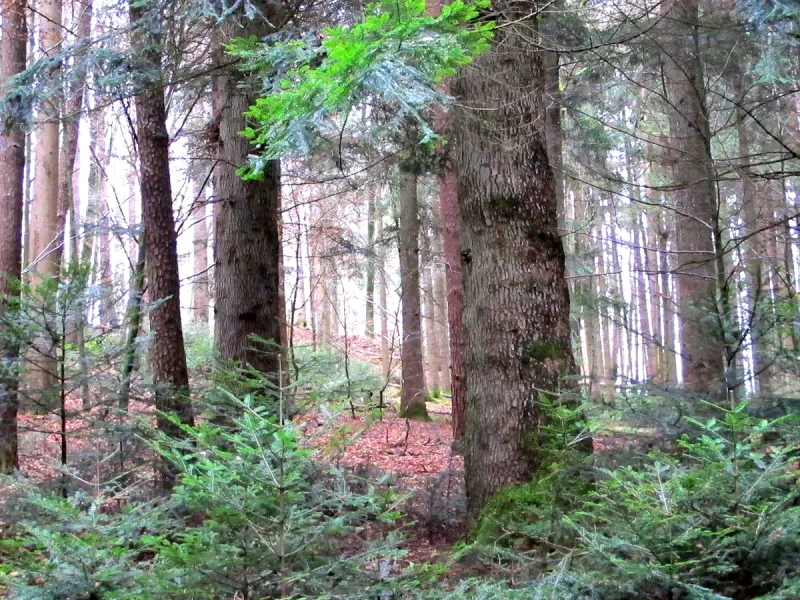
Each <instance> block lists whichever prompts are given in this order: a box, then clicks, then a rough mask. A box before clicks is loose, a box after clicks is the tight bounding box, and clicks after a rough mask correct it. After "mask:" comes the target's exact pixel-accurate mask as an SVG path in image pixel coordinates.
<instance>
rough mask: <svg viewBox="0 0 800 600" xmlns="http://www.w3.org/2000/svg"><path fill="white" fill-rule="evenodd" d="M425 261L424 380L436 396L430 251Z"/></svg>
mask: <svg viewBox="0 0 800 600" xmlns="http://www.w3.org/2000/svg"><path fill="white" fill-rule="evenodd" d="M427 262H428V264H427V265H425V267H424V270H423V275H422V294H423V308H424V309H425V347H426V350H427V352H426V361H425V363H426V365H427V367H428V369H427V372H426V374H425V381H426V382H427V385H428V389H429V390H430V392H431V394H432V395H433V397H434V398H438V397H439V396H440V395H441V393H442V390H441V387H440V386H441V382H440V377H439V354H440V352H439V335H438V333H439V332H438V331H437V328H436V321H437V319H438V318H439V315H438V311H437V307H436V301H435V299H434V296H433V265H432V264H431V263H430V252H428V261H427Z"/></svg>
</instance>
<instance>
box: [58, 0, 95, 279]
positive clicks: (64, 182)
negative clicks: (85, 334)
mask: <svg viewBox="0 0 800 600" xmlns="http://www.w3.org/2000/svg"><path fill="white" fill-rule="evenodd" d="M72 20H73V22H72V26H73V27H75V34H76V37H77V43H79V44H81V43H83V44H86V45H87V46H88V43H89V38H90V36H91V29H92V0H72ZM84 54H85V53H84V52H77V53H76V54H75V56H74V58H73V64H72V65H70V69H71V71H72V75H73V77H74V83H73V84H72V87H71V88H70V89H65V90H64V96H65V98H64V114H63V124H64V141H63V143H62V145H61V152H60V154H59V161H58V167H59V170H58V209H57V213H58V231H59V232H61V235H62V236H64V239H63V241H62V243H61V244H59V245H58V246H57V247H56V249H55V255H56V256H55V258H56V261H57V262H58V264H59V265H60V264H61V262H62V259H63V255H64V253H65V252H66V246H67V240H66V231H67V219H68V217H69V215H72V223H71V228H70V233H71V234H72V236H73V237H74V236H76V235H77V226H76V225H77V217H76V211H75V210H74V208H75V207H74V201H75V188H74V186H73V175H74V173H75V170H76V169H75V165H76V159H77V157H78V135H79V133H80V124H81V114H82V112H83V102H84V95H85V91H86V74H87V71H88V69H87V66H86V65H87V63H86V59H85V57H84ZM74 258H75V257H73V259H74Z"/></svg>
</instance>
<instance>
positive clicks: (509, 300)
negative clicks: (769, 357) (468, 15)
mask: <svg viewBox="0 0 800 600" xmlns="http://www.w3.org/2000/svg"><path fill="white" fill-rule="evenodd" d="M493 8H494V10H495V11H496V14H498V17H497V18H498V21H499V22H498V27H497V29H496V30H495V31H496V33H495V37H494V40H493V42H492V48H491V50H489V51H488V52H486V53H485V54H483V55H481V56H480V57H479V58H478V59H477V60H476V61H475V63H474V64H473V65H471V66H470V67H468V68H466V69H465V70H464V71H463V73H462V74H461V76H460V77H459V78H458V79H457V80H456V81H454V84H453V89H454V91H455V92H456V94H455V95H456V97H457V98H458V103H457V104H456V109H455V123H454V125H455V127H454V129H453V130H454V131H455V132H457V134H456V139H455V152H456V164H457V170H458V174H459V179H458V182H459V186H458V197H459V200H460V204H461V211H462V257H463V261H462V264H463V269H464V295H465V299H466V302H465V306H464V327H465V329H466V340H467V344H466V356H465V361H464V362H465V370H466V373H467V387H468V389H469V398H468V405H467V437H466V439H467V441H466V456H465V474H466V484H467V501H468V511H469V513H470V514H471V515H472V516H476V515H477V514H478V512H479V511H480V509H481V508H482V507H483V506H484V505H485V504H486V502H487V501H488V500H489V499H490V498H491V497H492V496H493V495H494V494H496V493H497V492H499V491H501V490H502V489H503V488H505V487H507V486H510V485H513V484H516V483H522V482H529V481H531V479H532V478H534V477H535V476H536V473H537V471H538V470H539V468H540V467H541V466H542V465H541V464H540V452H539V445H540V443H541V441H540V440H541V436H542V435H544V431H543V429H542V428H543V425H545V421H546V415H545V414H543V412H542V407H541V402H542V400H543V397H542V395H543V391H554V392H557V391H558V390H559V389H562V388H563V387H564V386H565V385H567V384H566V382H565V380H564V378H565V377H566V376H569V375H573V374H574V373H575V361H574V359H573V356H572V347H571V334H570V319H569V292H568V290H567V281H566V278H565V258H564V249H563V246H562V243H561V238H560V237H559V235H558V223H557V217H558V214H557V205H556V192H555V182H554V178H553V172H552V170H551V169H550V166H549V163H548V158H547V152H546V149H545V134H544V103H543V99H542V97H543V88H544V73H543V68H542V59H541V55H540V52H539V51H538V50H537V48H536V46H535V39H536V37H537V31H536V21H535V17H533V16H531V15H535V14H536V3H535V2H519V1H515V0H497V1H495V2H494V3H493Z"/></svg>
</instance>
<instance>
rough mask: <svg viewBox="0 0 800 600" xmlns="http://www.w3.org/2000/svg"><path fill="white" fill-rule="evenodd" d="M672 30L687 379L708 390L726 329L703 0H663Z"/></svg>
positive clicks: (668, 85)
mask: <svg viewBox="0 0 800 600" xmlns="http://www.w3.org/2000/svg"><path fill="white" fill-rule="evenodd" d="M664 10H665V11H666V13H665V14H666V16H667V18H666V19H665V21H664V27H665V28H666V29H667V30H668V31H666V32H665V33H666V34H667V36H666V38H665V40H666V41H665V43H664V45H663V53H662V54H663V56H662V60H663V64H662V73H663V79H664V82H665V95H666V98H667V101H668V111H667V112H668V116H669V124H670V137H671V145H672V156H673V160H674V167H673V172H674V178H675V185H676V187H677V191H676V193H675V197H676V208H677V210H676V217H677V223H676V227H675V231H676V240H675V241H676V250H677V263H678V264H677V268H676V270H677V278H676V279H677V284H678V286H677V287H678V305H679V310H680V323H681V329H680V337H681V362H682V365H683V379H684V385H685V386H686V388H687V389H689V390H691V391H694V392H697V393H700V394H704V393H713V394H717V395H718V394H720V393H721V392H722V390H723V389H724V377H723V368H722V359H723V356H724V342H723V340H722V332H721V331H719V330H718V328H716V327H714V326H709V325H708V324H709V323H716V322H717V321H718V319H717V318H716V316H717V314H718V308H717V292H718V290H717V273H716V269H715V253H714V239H713V225H714V222H715V219H716V211H717V198H716V187H715V175H714V163H713V159H712V157H711V133H710V129H709V122H708V109H707V108H706V91H705V82H704V75H703V65H702V62H701V56H700V48H699V42H698V31H697V30H698V25H697V22H698V0H671V1H670V2H668V3H667V4H666V5H664Z"/></svg>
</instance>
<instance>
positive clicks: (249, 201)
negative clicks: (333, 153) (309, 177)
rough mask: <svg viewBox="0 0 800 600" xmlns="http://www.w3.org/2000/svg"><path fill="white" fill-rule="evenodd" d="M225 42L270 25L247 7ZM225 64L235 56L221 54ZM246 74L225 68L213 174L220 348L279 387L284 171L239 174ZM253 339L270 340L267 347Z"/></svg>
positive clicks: (270, 168) (228, 27) (272, 166)
mask: <svg viewBox="0 0 800 600" xmlns="http://www.w3.org/2000/svg"><path fill="white" fill-rule="evenodd" d="M222 27H223V31H222V36H223V41H225V42H227V40H229V39H230V38H232V37H236V36H245V37H246V36H248V35H257V34H261V33H264V32H265V31H266V30H267V29H268V28H269V27H270V25H268V24H267V23H265V22H263V21H260V20H252V21H251V20H247V17H246V16H245V14H244V9H243V8H242V9H240V10H238V11H237V13H236V14H235V15H233V16H232V17H230V20H229V21H228V22H227V23H225V24H224V25H223V26H222ZM218 60H219V61H225V62H227V61H228V59H227V58H226V57H224V56H222V55H221V54H219V55H218ZM242 82H243V74H242V73H240V72H238V71H237V70H236V69H235V68H234V67H224V68H222V69H221V71H220V75H219V79H218V85H219V94H220V104H219V108H218V111H219V114H218V115H217V118H218V119H220V140H219V151H218V163H217V167H216V169H215V171H214V177H215V179H214V189H215V191H216V195H217V215H216V219H215V230H214V231H215V246H214V252H215V256H214V263H215V270H214V282H215V305H214V311H215V324H214V345H215V348H216V349H217V351H218V352H219V354H220V356H221V357H222V358H223V359H226V360H233V361H235V362H238V363H240V364H242V365H248V366H250V367H252V368H254V369H256V370H257V371H259V372H261V373H264V374H265V375H267V376H268V377H272V378H273V379H274V381H275V382H276V383H277V382H278V380H277V374H278V371H279V362H280V356H281V352H280V348H279V347H278V346H277V345H279V344H280V340H281V329H282V327H283V323H282V321H281V307H280V302H281V296H282V294H281V293H280V281H281V278H280V236H279V234H280V232H279V225H278V216H279V215H278V211H279V207H280V181H281V170H280V163H279V162H278V161H271V162H269V163H268V164H267V165H265V167H264V172H263V176H262V177H261V179H260V180H258V181H245V180H244V179H242V178H241V177H239V176H238V175H237V174H236V171H237V169H238V168H239V167H242V166H244V165H246V164H247V161H248V155H249V154H251V153H252V148H251V146H250V144H249V142H248V141H247V140H246V139H245V138H243V137H242V136H241V135H240V132H241V131H242V130H243V129H244V128H245V126H246V125H247V120H246V118H245V116H244V113H245V111H246V110H247V109H248V108H249V107H250V105H251V104H252V100H253V94H252V92H250V91H249V90H247V89H243V87H242V85H241V84H242ZM254 338H258V339H260V340H264V342H271V344H272V345H269V344H267V345H265V344H264V343H259V342H258V341H254Z"/></svg>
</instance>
